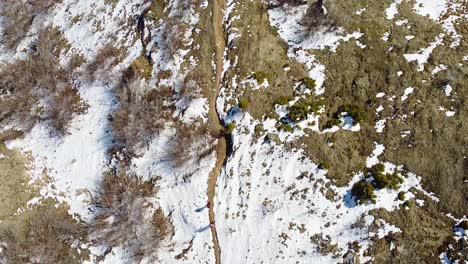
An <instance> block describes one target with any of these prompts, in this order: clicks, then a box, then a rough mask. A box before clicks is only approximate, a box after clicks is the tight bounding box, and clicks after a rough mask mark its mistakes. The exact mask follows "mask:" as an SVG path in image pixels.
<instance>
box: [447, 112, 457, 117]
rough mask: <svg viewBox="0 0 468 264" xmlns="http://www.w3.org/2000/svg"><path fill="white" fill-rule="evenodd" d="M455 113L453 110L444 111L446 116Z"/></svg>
mask: <svg viewBox="0 0 468 264" xmlns="http://www.w3.org/2000/svg"><path fill="white" fill-rule="evenodd" d="M455 114H456V112H455V111H446V112H445V115H446V116H448V117H451V116H454V115H455Z"/></svg>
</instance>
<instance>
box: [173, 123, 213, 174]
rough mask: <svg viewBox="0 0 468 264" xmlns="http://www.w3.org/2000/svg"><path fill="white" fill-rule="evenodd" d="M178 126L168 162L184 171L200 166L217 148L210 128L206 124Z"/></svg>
mask: <svg viewBox="0 0 468 264" xmlns="http://www.w3.org/2000/svg"><path fill="white" fill-rule="evenodd" d="M176 124H177V126H176V134H175V136H174V138H173V139H172V141H171V144H170V146H169V150H168V151H167V157H168V161H169V162H170V163H171V164H172V165H173V166H174V167H175V168H182V169H184V168H188V167H190V166H196V165H199V163H200V161H201V160H202V159H203V158H205V157H207V156H209V155H210V154H211V153H213V151H214V149H215V147H216V146H215V144H213V142H214V138H213V137H212V136H211V135H210V133H209V129H208V126H207V125H206V124H205V123H200V124H197V123H193V124H190V125H187V124H184V123H181V122H178V123H176Z"/></svg>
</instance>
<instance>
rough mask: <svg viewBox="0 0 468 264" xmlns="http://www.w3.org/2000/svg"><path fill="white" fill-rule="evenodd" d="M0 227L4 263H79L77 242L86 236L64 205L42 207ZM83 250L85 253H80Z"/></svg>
mask: <svg viewBox="0 0 468 264" xmlns="http://www.w3.org/2000/svg"><path fill="white" fill-rule="evenodd" d="M23 214H30V215H28V216H27V217H26V216H19V217H18V218H19V219H18V220H17V221H15V224H9V223H7V222H4V223H2V224H1V226H0V241H1V243H0V260H2V259H3V260H4V261H5V263H12V264H20V263H77V264H78V263H82V262H83V261H84V259H83V258H82V256H80V254H79V252H78V251H77V249H76V243H77V242H79V241H81V242H84V240H85V239H86V233H87V232H86V231H87V229H86V226H85V225H83V224H82V223H79V222H77V221H75V220H74V219H73V218H72V217H71V216H70V215H68V213H67V210H66V208H65V207H63V206H59V207H58V208H55V206H54V205H50V206H49V205H48V206H41V207H39V208H37V209H35V210H34V211H32V212H25V213H23ZM83 253H84V252H83Z"/></svg>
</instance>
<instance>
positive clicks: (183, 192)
mask: <svg viewBox="0 0 468 264" xmlns="http://www.w3.org/2000/svg"><path fill="white" fill-rule="evenodd" d="M172 135H173V131H171V130H166V131H165V132H163V133H162V135H161V136H160V137H159V138H157V139H155V140H154V141H153V142H152V143H151V145H150V146H149V149H148V151H147V152H146V153H145V154H144V155H143V156H141V157H137V158H134V159H133V160H132V166H133V167H132V170H133V171H134V172H135V173H136V174H137V175H140V176H142V177H144V178H145V179H151V178H153V177H155V176H161V178H162V179H161V180H160V181H158V184H159V187H160V189H159V192H158V203H159V205H160V206H161V208H162V209H163V210H164V212H166V214H167V215H170V218H171V222H172V224H173V225H174V227H175V234H174V237H172V239H171V245H170V247H166V248H163V249H162V250H161V251H160V252H158V257H159V258H160V259H162V261H163V263H213V262H214V252H213V249H212V247H211V245H212V244H211V243H212V242H211V239H212V237H211V231H210V228H209V227H208V226H209V219H208V209H207V208H204V207H205V205H206V203H207V195H206V190H207V189H208V175H209V173H210V171H211V170H212V168H213V167H214V164H215V162H216V155H215V154H214V153H213V154H211V155H210V156H208V157H207V158H205V159H203V160H202V161H201V162H200V163H198V162H196V163H194V162H195V161H194V162H189V164H186V165H184V166H181V167H178V168H174V167H173V165H171V164H170V162H169V161H167V159H166V158H165V152H166V148H167V146H168V145H169V143H170V140H171V136H172ZM214 143H216V142H205V143H203V144H206V145H207V146H208V145H210V144H214ZM181 147H184V148H187V151H190V148H191V146H181ZM190 244H192V250H190V251H189V252H187V255H186V257H187V259H186V260H184V259H179V260H176V259H175V256H176V255H178V254H180V253H181V252H182V251H183V250H184V249H185V248H187V247H188V246H189V245H190ZM108 263H112V262H111V261H109V262H108Z"/></svg>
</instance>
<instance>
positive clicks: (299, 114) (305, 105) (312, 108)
mask: <svg viewBox="0 0 468 264" xmlns="http://www.w3.org/2000/svg"><path fill="white" fill-rule="evenodd" d="M319 108H320V105H319V103H318V102H316V101H313V100H310V99H304V98H301V99H300V100H299V101H297V102H296V103H295V104H293V105H292V106H289V107H288V110H289V113H288V118H289V119H290V120H291V121H294V122H300V121H303V120H306V119H307V117H308V115H309V114H312V113H315V112H317V111H318V110H319Z"/></svg>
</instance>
